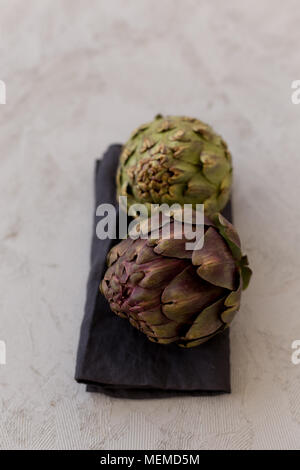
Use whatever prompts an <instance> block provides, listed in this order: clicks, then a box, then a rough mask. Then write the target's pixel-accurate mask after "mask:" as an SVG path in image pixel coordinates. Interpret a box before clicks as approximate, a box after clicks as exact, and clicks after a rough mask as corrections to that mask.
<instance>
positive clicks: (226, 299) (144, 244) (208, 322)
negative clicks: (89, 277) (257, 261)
mask: <svg viewBox="0 0 300 470" xmlns="http://www.w3.org/2000/svg"><path fill="white" fill-rule="evenodd" d="M175 222H176V221H175V220H174V216H173V217H171V218H169V221H168V222H167V223H168V224H169V229H170V233H171V238H170V239H165V238H163V237H162V225H163V224H161V223H159V224H158V227H157V230H156V233H154V234H153V232H152V238H138V239H132V238H127V239H126V240H123V241H121V243H119V244H118V245H116V246H115V247H113V248H112V249H111V251H110V252H109V254H108V266H109V267H108V269H107V271H106V273H105V276H104V278H103V280H102V283H101V286H100V289H101V291H102V293H103V294H104V295H105V297H106V298H107V300H108V301H109V303H110V307H111V309H112V311H113V312H115V313H116V314H117V315H119V316H120V317H123V318H127V319H128V320H129V321H130V323H131V324H132V325H133V326H134V327H136V328H138V329H139V330H140V331H142V332H143V333H145V334H146V335H147V337H148V338H149V340H151V341H154V342H157V343H161V344H168V343H177V344H178V345H179V346H182V347H187V348H190V347H193V346H197V345H199V344H201V343H203V342H205V341H207V340H209V339H210V338H211V337H213V336H214V335H216V334H217V333H219V332H222V331H223V330H224V329H225V328H226V327H227V326H228V325H229V324H230V322H231V321H232V319H233V317H234V315H235V313H236V312H237V311H238V309H239V306H240V297H241V290H242V288H244V289H245V288H246V287H247V285H248V283H249V280H250V276H251V270H250V269H249V267H248V260H247V257H246V256H242V253H241V248H240V240H239V236H238V234H237V232H236V231H235V229H234V227H233V226H232V225H231V224H230V223H229V222H228V221H227V220H226V219H225V218H224V217H223V216H222V215H220V214H216V215H215V216H214V218H213V220H209V219H208V218H206V217H205V218H204V227H203V226H202V228H204V242H203V247H202V248H201V249H196V250H190V251H187V250H186V245H185V244H186V242H187V238H186V237H185V236H183V237H182V239H178V234H177V235H175V234H176V231H177V230H178V228H177V227H176V225H175ZM147 226H148V225H147ZM180 230H181V231H182V234H183V233H185V235H186V231H184V230H183V228H182V225H181V226H180ZM191 230H193V231H195V226H194V221H193V224H191ZM146 232H147V229H146ZM188 238H189V237H188ZM189 242H190V240H189Z"/></svg>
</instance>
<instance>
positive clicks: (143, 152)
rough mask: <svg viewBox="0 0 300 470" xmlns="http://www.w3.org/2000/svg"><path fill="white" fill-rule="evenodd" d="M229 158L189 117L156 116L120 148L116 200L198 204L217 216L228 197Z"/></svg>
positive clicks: (208, 130) (218, 139)
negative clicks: (124, 197)
mask: <svg viewBox="0 0 300 470" xmlns="http://www.w3.org/2000/svg"><path fill="white" fill-rule="evenodd" d="M231 181H232V166H231V155H230V153H229V151H228V148H227V145H226V143H225V142H224V140H223V139H222V138H221V137H220V136H218V135H217V134H215V132H214V131H213V129H212V128H211V127H210V126H208V125H207V124H205V123H203V122H201V121H198V120H197V119H193V118H189V117H177V116H168V117H163V116H161V115H158V116H156V118H155V119H154V121H152V122H150V123H148V124H143V125H142V126H140V127H139V128H138V129H136V130H135V131H134V132H133V134H132V136H131V138H130V139H129V140H128V142H127V143H126V144H125V145H124V148H123V151H122V154H121V158H120V165H119V168H118V173H117V188H118V196H127V203H128V206H131V205H132V204H134V203H143V204H146V205H148V206H149V205H150V204H151V203H157V204H161V203H167V204H169V205H171V204H173V203H179V204H181V205H183V204H194V205H195V204H204V210H205V213H206V214H207V215H212V214H214V213H216V212H219V211H221V210H222V209H223V208H224V207H225V205H226V203H227V201H228V199H229V195H230V188H231Z"/></svg>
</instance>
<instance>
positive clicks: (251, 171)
mask: <svg viewBox="0 0 300 470" xmlns="http://www.w3.org/2000/svg"><path fill="white" fill-rule="evenodd" d="M299 24H300V4H299V2H298V1H297V0H295V1H293V0H286V1H285V2H282V1H279V0H270V1H266V0H259V1H258V0H256V1H250V0H248V1H244V2H241V1H238V0H237V1H226V2H224V1H215V0H214V1H199V0H184V1H183V0H180V1H179V0H160V1H159V0H157V1H153V0H152V1H151V0H132V1H128V0H127V1H125V0H123V1H121V0H111V1H104V0H103V1H102V0H98V1H91V0H89V1H87V0H82V1H81V0H76V1H73V0H36V1H34V0H26V1H25V0H22V1H21V0H18V1H16V0H13V1H12V0H1V1H0V26H1V41H0V47H1V56H0V57H1V64H0V79H2V80H4V81H5V82H6V86H7V104H6V105H0V149H1V151H0V159H1V169H0V188H1V193H0V214H1V218H0V240H1V244H0V259H1V262H0V290H1V292H0V312H1V317H0V319H1V321H0V340H5V341H6V346H7V364H6V365H5V366H3V365H1V366H0V447H2V448H73V449H74V448H78V449H81V448H82V449H113V448H118V449H207V448H215V449H228V448H233V449H240V448H241V449H242V448H245V449H251V448H260V449H261V448H264V449H270V448H289V449H294V448H297V447H298V448H299V447H300V365H298V366H296V365H293V364H292V362H291V354H292V349H291V343H292V341H293V340H295V339H300V305H299V304H300V250H299V243H300V216H299V195H300V188H299V172H300V132H299V124H300V105H298V106H297V105H293V104H292V102H291V93H292V90H291V83H292V81H293V80H296V79H300V60H299V52H300V51H299V43H300V28H299ZM158 112H161V113H169V114H186V115H191V116H195V117H198V118H200V119H202V120H204V121H207V122H208V123H210V124H212V125H213V127H214V128H215V130H217V131H218V132H219V133H221V134H222V135H223V136H224V138H225V139H226V140H227V141H228V143H229V147H230V149H231V151H232V154H233V158H234V166H235V182H234V215H235V224H236V226H237V228H238V230H239V232H240V236H241V238H242V241H243V247H244V251H245V252H247V253H248V255H249V259H250V263H251V266H252V268H253V270H254V276H253V279H252V283H251V285H250V287H249V289H248V291H246V292H245V293H244V296H243V303H242V308H241V311H240V314H239V315H238V318H237V319H236V321H235V322H234V325H233V327H232V332H231V338H232V342H231V345H232V351H231V361H232V394H231V395H227V396H221V397H213V398H211V397H206V398H182V399H180V398H175V399H168V400H146V401H130V400H118V399H110V398H107V397H105V396H103V395H91V394H87V393H86V392H85V388H84V386H82V385H78V384H76V383H75V382H74V380H73V375H74V368H75V357H76V349H77V344H78V335H79V328H80V323H81V320H82V315H83V307H84V300H85V284H86V279H87V275H88V269H89V248H90V239H91V235H92V227H91V221H92V213H93V185H92V183H93V168H94V160H95V158H96V157H98V156H99V155H101V153H102V152H103V151H104V150H105V149H106V147H107V145H109V144H110V143H111V142H124V141H125V140H126V139H127V137H128V136H129V133H130V132H131V130H132V129H133V128H135V127H136V126H137V125H138V124H140V123H142V122H145V121H148V120H151V119H152V118H153V117H154V115H155V114H157V113H158ZM116 347H118V345H116ZM195 373H197V371H196V370H195Z"/></svg>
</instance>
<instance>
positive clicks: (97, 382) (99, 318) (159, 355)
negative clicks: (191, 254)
mask: <svg viewBox="0 0 300 470" xmlns="http://www.w3.org/2000/svg"><path fill="white" fill-rule="evenodd" d="M120 152H121V145H111V146H110V147H109V148H108V150H107V151H106V153H105V155H104V157H103V159H102V160H101V161H100V160H98V161H97V162H96V170H95V189H96V207H97V206H98V205H99V204H102V203H110V204H114V205H115V207H117V201H116V185H115V174H116V169H117V165H118V161H119V155H120ZM223 214H224V215H225V217H226V218H227V219H229V220H231V205H230V203H229V204H228V205H227V207H226V208H225V210H224V211H223ZM98 220H99V219H98V218H97V217H95V218H94V231H93V241H92V251H91V271H90V275H89V279H88V284H87V298H86V305H85V313H84V318H83V322H82V326H81V332H80V341H79V347H78V353H77V364H76V373H75V379H76V380H77V382H79V383H84V384H86V385H87V391H88V392H102V393H106V394H107V395H110V396H114V397H122V398H159V397H170V396H178V395H209V394H219V393H230V362H229V329H227V330H225V331H224V332H223V333H222V334H219V335H217V336H215V337H214V338H213V339H211V340H210V341H208V342H207V343H204V344H201V345H200V346H198V347H195V348H191V349H182V348H179V347H178V346H176V345H160V344H155V343H152V342H150V341H149V340H148V339H147V337H146V336H145V335H144V334H143V333H141V332H139V331H138V330H136V329H135V328H133V327H132V326H131V325H130V323H129V322H128V321H127V320H126V319H122V318H119V317H118V316H117V315H115V314H114V313H113V312H111V310H110V308H109V305H108V303H107V301H106V299H105V298H104V296H103V295H102V294H101V293H100V291H99V284H100V281H101V279H102V277H103V275H104V273H105V270H106V256H107V253H108V251H109V250H110V248H111V247H112V246H113V245H114V244H115V243H117V242H118V240H108V239H107V240H99V239H98V238H97V236H96V223H97V222H98ZM116 223H117V222H116Z"/></svg>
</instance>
